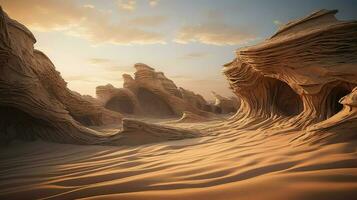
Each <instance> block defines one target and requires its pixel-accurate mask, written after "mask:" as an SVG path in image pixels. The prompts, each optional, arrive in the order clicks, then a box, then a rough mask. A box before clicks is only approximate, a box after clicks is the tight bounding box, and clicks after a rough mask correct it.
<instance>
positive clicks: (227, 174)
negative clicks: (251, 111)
mask: <svg viewBox="0 0 357 200" xmlns="http://www.w3.org/2000/svg"><path fill="white" fill-rule="evenodd" d="M166 123H167V122H166ZM210 123H211V124H212V123H214V122H210ZM171 125H173V124H171ZM198 125H199V126H201V127H202V126H205V124H204V123H200V124H198ZM180 126H195V125H192V124H191V125H188V124H181V125H180ZM196 126H197V124H196ZM207 132H209V130H208V131H207ZM212 132H213V133H214V134H207V135H208V136H205V137H201V138H196V139H187V140H179V141H169V142H163V143H153V144H148V145H141V146H120V147H114V146H80V145H68V144H54V143H46V142H43V141H35V142H20V141H18V142H14V143H12V144H11V145H10V146H8V147H2V149H1V151H0V160H1V165H0V199H29V198H31V199H73V198H84V199H178V200H181V199H202V200H206V199H274V200H275V199H313V200H316V199H357V144H356V141H354V142H350V143H339V144H332V145H324V146H319V145H309V144H304V143H302V142H299V141H293V142H291V140H292V139H293V138H294V137H295V136H296V134H297V133H294V132H291V133H285V134H279V135H275V136H268V135H267V134H262V133H260V132H259V131H255V132H254V131H244V130H240V131H233V130H231V131H228V129H225V128H224V126H221V127H220V126H218V127H216V129H214V130H213V129H212ZM132 139H136V140H140V139H141V138H132Z"/></svg>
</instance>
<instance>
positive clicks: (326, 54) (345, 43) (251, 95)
mask: <svg viewBox="0 0 357 200" xmlns="http://www.w3.org/2000/svg"><path fill="white" fill-rule="evenodd" d="M336 12H337V11H336V10H332V11H328V10H321V11H318V12H315V13H313V14H311V15H309V16H307V17H305V18H303V19H300V20H297V21H293V22H291V23H288V24H287V25H285V26H282V27H281V28H280V30H279V31H278V32H277V33H276V34H274V35H273V36H272V37H271V38H269V39H267V40H266V41H264V42H262V43H261V44H258V45H255V46H252V47H246V48H242V49H239V50H238V51H237V57H236V59H234V61H232V62H231V63H228V64H226V65H225V66H224V73H225V74H226V76H227V77H228V80H229V83H230V85H231V87H232V89H233V90H234V92H235V94H236V95H237V96H238V97H239V98H240V99H241V106H240V109H239V111H238V112H237V114H236V116H235V117H234V119H233V120H232V123H234V124H237V126H236V127H237V128H239V127H240V128H247V127H249V128H250V129H254V128H257V127H259V128H270V129H276V130H279V131H286V130H287V129H289V130H314V132H315V133H316V132H324V130H327V129H330V128H332V127H334V129H339V130H341V131H342V130H344V129H346V128H345V127H350V128H347V129H349V130H356V129H355V127H356V125H355V123H356V121H355V117H356V113H355V112H354V111H353V110H354V106H352V105H354V103H351V102H354V100H351V99H353V98H354V95H355V94H354V93H355V92H354V90H353V88H354V87H356V86H357V22H356V21H339V20H337V19H336V18H335V17H334V14H336ZM346 95H347V96H346ZM341 98H343V100H341V101H340V99H341ZM347 99H348V100H347ZM347 102H348V103H347ZM342 126H343V127H344V128H342ZM337 127H338V128H337ZM340 128H341V129H340ZM338 134H343V133H338ZM354 137H355V136H354Z"/></svg>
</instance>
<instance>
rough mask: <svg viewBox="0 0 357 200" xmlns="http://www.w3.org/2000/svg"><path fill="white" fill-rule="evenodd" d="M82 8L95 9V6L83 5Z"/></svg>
mask: <svg viewBox="0 0 357 200" xmlns="http://www.w3.org/2000/svg"><path fill="white" fill-rule="evenodd" d="M83 7H84V8H95V6H94V5H92V4H85V5H83Z"/></svg>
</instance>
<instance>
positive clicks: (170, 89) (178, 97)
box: [96, 63, 210, 118]
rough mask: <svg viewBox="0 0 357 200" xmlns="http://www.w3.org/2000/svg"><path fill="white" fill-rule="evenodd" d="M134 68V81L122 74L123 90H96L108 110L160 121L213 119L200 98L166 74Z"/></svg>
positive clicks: (112, 88) (147, 68)
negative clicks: (186, 114) (195, 117)
mask: <svg viewBox="0 0 357 200" xmlns="http://www.w3.org/2000/svg"><path fill="white" fill-rule="evenodd" d="M134 67H135V69H136V72H135V74H134V78H133V77H131V76H130V75H128V74H123V80H124V84H123V87H124V88H120V89H119V88H114V87H113V86H111V85H106V86H98V87H97V89H96V91H97V98H98V100H99V101H100V102H102V104H103V105H104V106H105V107H106V108H108V109H110V110H113V111H117V112H120V113H123V114H135V115H145V116H149V117H159V118H163V117H165V118H167V117H177V116H181V115H182V114H183V113H184V112H185V111H188V112H192V113H195V114H197V115H201V116H209V115H210V114H209V113H208V112H206V111H207V110H205V109H206V108H207V102H206V101H205V100H204V98H203V97H202V96H201V95H198V94H195V93H193V92H191V91H189V90H185V89H183V88H178V87H177V86H176V85H175V83H174V82H173V81H172V80H170V79H168V78H167V77H166V76H165V74H164V73H162V72H156V71H155V69H154V68H152V67H150V66H148V65H145V64H142V63H137V64H135V66H134ZM125 109H128V110H130V112H128V111H126V110H125Z"/></svg>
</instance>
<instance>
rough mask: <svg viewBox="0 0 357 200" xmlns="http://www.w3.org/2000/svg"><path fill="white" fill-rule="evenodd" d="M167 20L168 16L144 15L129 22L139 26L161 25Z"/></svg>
mask: <svg viewBox="0 0 357 200" xmlns="http://www.w3.org/2000/svg"><path fill="white" fill-rule="evenodd" d="M166 21H167V17H166V16H160V15H158V16H143V17H136V18H133V19H130V20H129V21H128V23H130V24H133V25H134V24H135V25H138V26H159V25H162V24H163V23H165V22H166Z"/></svg>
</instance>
